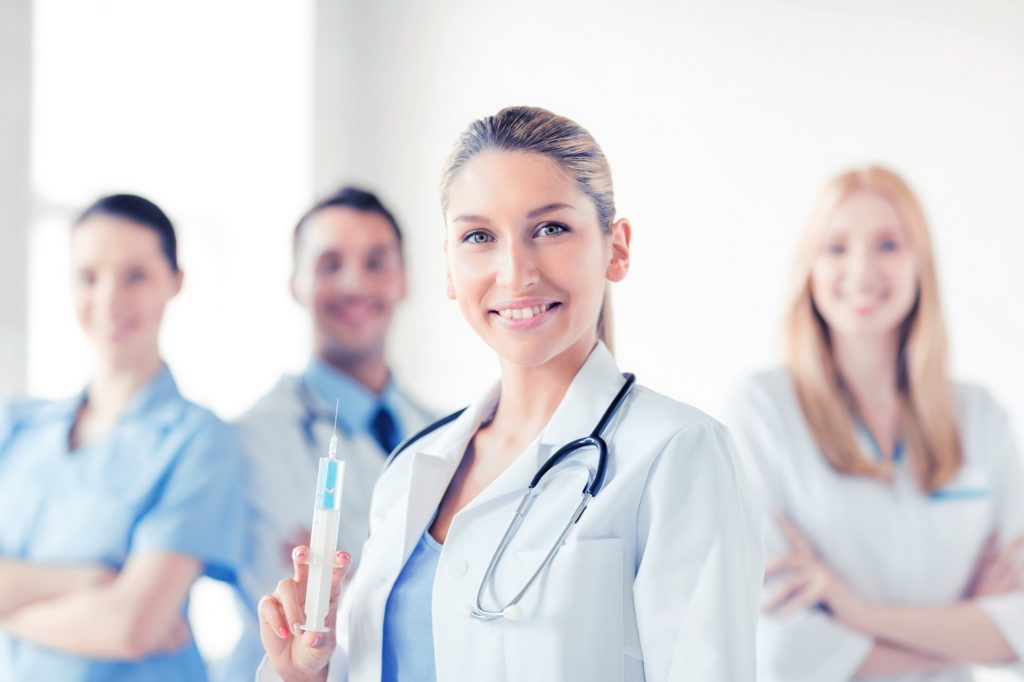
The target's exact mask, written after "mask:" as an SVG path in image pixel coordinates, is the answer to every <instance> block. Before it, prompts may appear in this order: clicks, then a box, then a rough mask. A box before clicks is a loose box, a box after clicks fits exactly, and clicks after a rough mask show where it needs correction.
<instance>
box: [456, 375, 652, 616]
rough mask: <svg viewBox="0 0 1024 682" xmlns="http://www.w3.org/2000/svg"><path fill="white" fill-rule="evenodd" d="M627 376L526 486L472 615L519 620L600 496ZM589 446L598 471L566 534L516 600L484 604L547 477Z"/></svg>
mask: <svg viewBox="0 0 1024 682" xmlns="http://www.w3.org/2000/svg"><path fill="white" fill-rule="evenodd" d="M623 376H624V377H625V379H626V383H624V384H623V385H622V388H620V389H619V392H618V394H616V396H615V398H614V399H613V400H612V402H611V404H610V405H609V406H608V409H606V410H605V412H604V415H603V416H602V417H601V420H600V421H599V422H598V423H597V426H595V427H594V430H593V431H592V432H591V433H590V435H589V436H584V437H583V438H577V439H576V440H574V441H572V442H570V443H566V444H565V445H563V446H562V447H560V448H559V449H558V450H557V451H556V452H555V454H553V455H551V457H549V458H548V460H547V461H546V462H544V464H543V465H542V466H541V468H540V469H538V470H537V473H536V474H534V476H533V480H532V481H530V485H529V487H528V488H527V489H526V493H525V494H524V495H523V499H522V501H521V502H520V503H519V507H518V508H517V509H516V513H515V516H513V517H512V522H511V523H510V524H509V526H508V529H507V530H506V531H505V535H504V536H502V538H501V542H500V543H499V544H498V548H497V549H496V550H495V552H494V556H492V557H491V562H490V564H488V566H487V570H486V571H485V572H484V577H483V579H481V581H480V589H478V590H477V593H476V604H475V605H473V606H471V607H470V615H472V616H473V617H474V618H479V619H480V620H495V619H497V618H507V619H509V620H516V619H517V618H519V616H520V615H521V614H522V609H521V607H520V606H519V601H520V600H521V599H522V598H523V595H525V594H526V591H527V590H529V589H530V587H531V586H532V585H533V584H534V583H535V582H536V581H537V578H538V577H540V575H541V573H543V572H544V570H545V569H546V568H547V567H548V565H549V564H550V563H551V561H552V559H554V558H555V554H557V553H558V550H559V548H561V546H562V543H563V542H564V541H565V538H566V536H568V535H569V531H571V530H572V527H573V526H574V525H576V522H577V521H579V520H580V517H581V516H582V515H583V512H584V511H585V510H586V508H587V505H588V504H590V501H591V500H592V499H593V498H594V497H596V496H597V493H598V492H600V490H601V486H602V485H604V476H605V472H606V471H607V469H608V444H607V443H606V442H605V440H604V432H605V430H606V429H607V428H608V424H609V423H611V421H612V419H614V418H615V415H616V414H617V413H618V411H619V408H620V407H621V406H622V403H623V401H624V400H625V399H626V396H627V395H629V392H630V389H632V388H633V384H634V383H636V377H635V376H634V375H632V374H628V373H627V374H623ZM586 448H596V449H597V456H598V460H597V470H596V471H594V472H593V474H591V472H590V469H589V467H588V468H587V485H586V486H584V488H583V491H582V494H583V498H582V499H581V500H580V503H579V504H578V505H577V506H576V510H575V511H574V512H573V513H572V516H571V518H570V519H569V522H568V523H566V524H565V528H563V529H562V533H561V534H560V535H559V536H558V539H557V540H556V541H555V544H554V545H552V547H551V549H550V550H549V551H548V553H547V555H546V556H545V557H544V561H542V562H541V563H540V565H539V566H538V567H537V569H536V570H534V572H533V575H532V576H530V579H529V580H527V581H526V584H525V585H523V588H522V589H521V590H519V592H518V593H517V594H516V596H515V597H513V598H512V601H510V602H508V603H507V604H505V606H503V607H502V608H500V609H498V610H497V611H491V610H488V609H485V608H484V607H483V604H482V601H483V595H484V589H485V588H486V586H487V584H488V583H490V581H491V579H492V578H493V577H494V573H495V571H496V570H497V568H498V563H499V562H500V561H501V557H502V556H503V555H504V554H505V550H507V549H508V546H509V545H510V544H511V542H512V538H513V537H515V534H516V531H517V530H519V527H520V526H521V525H522V524H523V521H524V520H525V519H526V515H527V513H528V512H529V511H530V507H532V506H533V502H534V500H536V499H537V496H538V495H540V493H541V491H542V490H543V489H544V481H545V479H544V476H545V475H546V474H547V473H548V472H549V471H551V470H552V469H553V468H555V467H556V466H557V465H558V464H559V463H561V462H562V461H564V460H565V459H566V458H567V457H569V456H570V455H572V454H574V453H577V452H579V451H580V450H584V449H586Z"/></svg>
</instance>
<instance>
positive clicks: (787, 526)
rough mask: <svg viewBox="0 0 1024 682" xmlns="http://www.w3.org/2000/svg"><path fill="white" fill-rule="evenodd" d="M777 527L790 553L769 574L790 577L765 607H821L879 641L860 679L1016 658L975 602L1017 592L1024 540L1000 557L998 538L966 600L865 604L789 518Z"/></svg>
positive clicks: (795, 609) (773, 609) (792, 610)
mask: <svg viewBox="0 0 1024 682" xmlns="http://www.w3.org/2000/svg"><path fill="white" fill-rule="evenodd" d="M778 524H779V527H780V528H781V529H782V531H783V533H784V534H785V536H786V538H787V539H788V541H789V544H790V546H791V548H792V551H791V553H790V554H788V555H786V556H785V557H783V558H782V559H780V560H779V561H777V562H776V563H775V564H773V565H772V566H770V567H769V568H768V571H767V575H768V576H769V577H771V576H779V575H783V576H785V580H784V581H783V583H782V585H781V587H780V589H779V591H778V593H777V594H776V595H775V597H774V599H772V601H771V602H770V603H769V604H768V606H767V610H768V611H769V612H774V613H778V614H779V615H782V616H785V615H788V614H792V613H796V612H798V611H801V610H803V609H806V608H810V607H813V606H815V605H822V606H824V607H826V608H827V609H828V611H829V612H830V614H831V616H832V617H833V618H835V619H836V620H838V621H839V622H841V623H843V624H844V625H846V626H847V627H850V628H852V629H855V630H858V631H860V632H863V633H865V634H868V635H870V636H872V637H874V639H875V643H874V645H873V647H872V650H871V653H870V654H869V655H868V657H867V658H866V659H865V660H864V662H863V663H862V664H861V667H860V668H859V669H858V670H857V674H858V675H862V676H884V675H898V674H903V673H909V672H922V671H934V670H940V669H943V668H948V667H951V666H959V665H966V664H970V663H974V664H986V663H988V664H997V663H1010V662H1014V661H1016V660H1017V654H1016V653H1015V652H1014V650H1013V649H1012V648H1011V647H1010V645H1009V643H1008V642H1007V641H1006V639H1005V638H1004V637H1003V635H1002V633H1001V632H1000V631H999V628H998V627H996V624H995V623H994V622H993V621H992V619H991V618H989V616H988V615H987V614H985V613H984V612H983V611H982V610H981V609H980V608H978V606H977V605H976V604H975V603H974V599H976V598H978V597H982V596H985V595H992V594H1001V593H1008V592H1013V591H1016V590H1019V589H1020V586H1019V581H1020V577H1021V575H1022V573H1024V563H1017V562H1016V561H1015V557H1016V556H1017V555H1018V553H1019V552H1020V550H1021V549H1022V548H1024V538H1019V539H1017V540H1016V541H1015V542H1013V543H1011V544H1010V545H1009V546H1008V547H1007V548H1006V549H1005V550H1004V551H1002V552H1001V553H1000V552H998V551H996V543H995V538H993V539H992V540H990V542H989V544H988V547H987V548H986V551H985V554H984V556H983V557H982V560H981V563H980V565H979V569H978V575H977V577H976V579H975V583H974V585H973V586H972V589H971V594H970V597H969V598H968V599H965V600H964V601H961V602H958V603H955V604H952V605H949V606H938V607H911V606H894V605H890V604H881V603H873V602H869V601H867V600H866V599H863V598H862V597H860V595H858V594H856V593H855V592H854V591H853V590H852V589H850V588H849V587H848V586H847V585H845V584H843V583H842V581H840V580H839V579H838V578H837V577H836V576H835V575H834V574H833V573H832V572H831V570H829V568H828V567H827V566H826V565H825V564H824V563H823V562H822V561H821V560H820V559H819V558H818V557H817V555H816V554H815V552H814V550H813V549H812V548H811V546H810V544H809V543H808V542H807V540H806V539H805V538H804V537H803V536H802V535H801V533H800V532H799V531H798V530H797V528H796V527H795V526H793V525H792V524H791V523H790V522H789V521H787V520H786V519H784V518H779V519H778Z"/></svg>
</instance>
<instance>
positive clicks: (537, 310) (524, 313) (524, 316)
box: [498, 303, 554, 320]
mask: <svg viewBox="0 0 1024 682" xmlns="http://www.w3.org/2000/svg"><path fill="white" fill-rule="evenodd" d="M552 307H554V304H553V303H549V304H547V305H535V306H532V307H529V308H502V309H501V310H499V311H498V314H499V315H501V316H502V317H503V318H505V319H506V320H530V319H533V318H534V317H535V316H537V315H540V314H541V313H544V312H547V311H548V310H551V308H552Z"/></svg>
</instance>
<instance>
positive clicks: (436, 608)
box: [259, 107, 763, 682]
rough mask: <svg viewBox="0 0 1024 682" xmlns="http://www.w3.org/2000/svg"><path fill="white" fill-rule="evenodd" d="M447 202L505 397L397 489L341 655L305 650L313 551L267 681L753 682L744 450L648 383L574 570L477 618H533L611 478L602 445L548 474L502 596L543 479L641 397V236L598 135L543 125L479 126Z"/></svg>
mask: <svg viewBox="0 0 1024 682" xmlns="http://www.w3.org/2000/svg"><path fill="white" fill-rule="evenodd" d="M442 204H443V209H444V215H445V221H446V224H447V231H446V240H445V251H446V255H447V263H448V295H449V297H450V298H452V299H454V300H456V301H457V302H458V305H459V307H460V309H461V311H462V313H463V315H464V316H465V317H466V319H467V321H468V322H469V323H470V325H471V326H472V327H473V329H474V330H475V331H476V332H477V333H478V334H479V335H480V337H481V338H482V339H483V340H484V341H485V342H486V343H487V344H488V345H489V346H490V347H491V348H492V349H493V350H494V351H495V353H496V354H497V356H498V360H499V363H500V366H501V381H500V383H498V384H497V385H496V386H495V387H494V388H493V389H492V390H491V391H488V392H487V393H486V394H485V395H483V396H481V397H480V398H479V399H478V400H476V401H475V402H474V403H472V404H471V405H470V406H469V408H468V409H466V411H465V412H463V413H462V414H461V415H460V416H459V417H458V418H457V419H455V420H454V421H452V422H450V423H448V424H447V425H445V426H443V427H441V428H439V429H437V430H436V431H434V432H433V433H431V434H430V435H428V436H425V437H423V438H422V439H420V440H418V441H417V442H415V443H413V444H412V445H411V446H410V447H409V448H408V449H407V450H406V451H405V452H404V453H403V454H401V455H399V456H398V457H397V458H395V459H394V461H393V463H392V464H391V465H390V467H389V468H388V469H387V470H386V471H385V472H384V474H383V475H382V477H381V479H380V481H379V482H378V485H377V488H376V492H375V495H374V500H373V506H372V510H371V519H370V538H369V540H368V541H367V544H366V545H365V547H364V550H363V555H362V563H361V565H360V568H359V570H358V571H357V573H356V575H355V578H354V579H353V580H352V582H351V584H350V585H347V586H346V588H345V595H344V596H343V598H342V605H341V609H340V616H339V618H338V630H339V636H338V640H339V643H340V645H341V646H340V647H339V648H338V651H337V652H335V646H334V644H335V635H334V632H333V631H332V632H329V633H328V634H327V635H316V634H315V633H309V632H306V633H302V634H301V636H298V637H296V636H295V635H294V634H293V633H294V632H297V631H298V630H297V628H294V627H293V626H294V624H296V623H301V622H302V618H303V615H302V613H303V612H302V599H303V593H304V581H305V573H306V569H305V567H304V566H303V559H304V553H305V552H307V551H308V550H307V549H306V548H298V549H297V550H296V562H295V563H296V574H295V576H294V578H289V579H285V580H282V581H281V583H280V584H279V586H278V589H277V590H276V591H275V593H274V594H272V595H267V596H266V597H264V598H263V599H262V600H261V602H260V606H259V613H260V618H261V621H262V625H261V629H262V632H261V635H262V639H263V643H264V646H265V648H266V650H267V653H268V661H267V663H265V665H264V666H263V669H262V670H261V673H260V674H261V675H264V679H277V676H276V675H275V674H274V673H273V671H271V670H270V668H273V669H276V671H277V673H278V674H279V675H280V676H281V677H283V678H284V679H286V680H316V679H320V680H322V679H327V678H328V663H330V667H329V675H330V678H331V679H342V678H343V677H344V676H345V675H346V673H347V675H348V677H349V679H352V680H360V681H363V680H366V681H369V680H386V681H392V680H401V681H403V682H405V681H407V680H435V679H436V680H441V681H445V682H450V681H453V680H470V679H473V680H541V681H543V680H551V681H563V680H569V679H581V680H582V679H586V680H681V679H687V680H698V679H699V680H705V681H720V682H726V681H728V682H735V681H743V680H752V679H753V677H754V631H755V624H756V621H757V611H758V594H759V587H760V582H761V576H762V568H763V565H762V556H761V544H760V534H759V532H760V530H759V529H760V527H761V520H760V518H759V516H758V514H757V512H756V510H755V509H756V506H755V505H754V504H752V503H751V502H750V501H749V499H748V495H747V493H746V486H745V484H744V478H743V476H742V475H741V472H740V471H739V469H738V467H737V457H736V455H735V453H734V449H733V446H732V444H731V438H730V436H729V434H728V432H727V431H726V429H725V428H724V427H723V426H722V425H721V424H719V423H718V422H716V421H714V420H713V419H711V418H710V417H708V416H707V415H705V414H703V413H702V412H700V411H698V410H696V409H694V408H692V407H689V406H687V405H683V404H681V403H678V402H675V401H673V400H670V399H669V398H666V397H664V396H661V395H658V394H656V393H654V392H653V391H650V390H648V389H645V388H643V387H640V386H636V387H634V388H633V390H632V392H631V393H629V394H628V396H627V397H626V399H625V402H624V403H623V404H622V407H621V409H620V410H619V412H618V413H617V415H616V417H615V418H614V419H613V420H612V421H611V422H610V424H609V426H608V429H607V431H606V432H605V438H606V440H607V442H608V449H609V458H608V471H607V477H606V479H605V483H604V487H603V488H602V489H601V490H600V491H599V492H598V494H597V495H596V497H594V498H593V500H592V501H591V502H590V505H589V507H587V509H586V512H585V513H584V514H583V516H582V517H581V518H580V519H579V521H578V523H577V524H575V525H574V526H572V527H571V529H570V531H569V533H568V536H567V537H566V539H565V541H564V543H562V544H561V545H560V546H559V549H558V551H557V552H556V554H555V555H554V558H553V560H552V562H551V563H550V565H548V566H547V567H546V568H544V570H543V571H542V572H541V574H540V577H539V579H538V580H537V581H536V582H535V583H534V584H532V585H531V586H530V587H529V589H527V591H526V593H525V595H524V596H523V598H522V600H521V601H520V602H519V603H518V605H517V606H516V607H515V608H514V609H508V610H507V611H506V616H505V617H499V618H496V619H493V620H481V619H479V618H476V617H474V616H473V615H471V613H470V612H471V611H472V607H473V606H474V605H476V604H477V593H478V589H479V588H480V586H481V584H482V583H486V584H485V587H484V590H483V593H482V599H481V602H480V604H481V605H482V606H483V608H485V609H490V610H498V609H501V608H502V607H503V606H505V605H506V604H508V603H509V602H510V601H512V599H513V597H514V596H515V594H516V593H517V592H518V591H519V590H520V589H521V588H522V587H523V585H525V584H526V583H527V581H528V580H529V578H530V576H531V575H532V574H533V573H534V571H535V569H536V568H537V567H538V566H539V565H540V564H541V563H542V561H543V559H544V557H545V556H546V555H547V553H548V551H549V550H550V549H551V548H552V547H553V546H556V545H557V541H558V537H559V533H560V532H561V531H562V529H563V527H564V526H565V525H566V523H567V522H568V521H569V519H570V518H571V515H572V514H573V511H574V509H575V508H576V506H577V504H578V503H579V502H580V497H581V495H580V491H581V489H582V487H583V485H584V483H585V482H586V479H587V476H588V475H589V474H590V473H591V472H593V471H594V470H595V467H596V461H597V456H596V455H595V454H594V450H593V449H589V450H587V451H581V452H580V453H578V454H576V455H573V456H571V457H570V458H569V460H568V461H567V462H566V464H565V465H564V466H559V467H558V468H556V470H554V471H552V472H551V473H549V474H548V475H547V476H546V477H545V481H546V483H545V484H543V485H544V488H543V491H542V493H541V494H540V495H539V497H537V498H536V499H537V501H536V504H535V506H534V507H533V508H532V509H531V510H530V512H529V514H528V515H527V516H526V518H525V520H524V521H523V524H522V526H521V527H520V529H519V531H518V532H517V533H516V534H515V535H514V537H513V539H512V543H511V545H510V546H509V548H508V551H507V552H505V554H504V555H503V557H502V559H501V561H500V562H499V563H498V565H497V568H496V570H495V571H494V575H493V576H492V577H491V579H490V580H487V581H485V580H484V577H485V572H486V571H487V567H488V564H489V562H490V561H491V558H492V556H494V554H495V550H496V549H497V547H498V545H499V542H500V541H501V539H502V536H503V534H504V533H505V531H506V528H508V526H509V524H510V522H511V521H512V520H513V518H514V517H515V514H516V508H517V505H518V504H519V502H520V500H521V498H522V496H523V494H524V492H525V491H526V489H527V486H528V484H529V483H530V480H531V479H532V478H533V477H534V474H535V472H536V471H537V470H538V468H539V467H540V466H541V464H543V463H544V462H545V460H546V459H547V458H548V457H549V456H550V455H552V454H553V453H554V451H555V450H557V449H558V448H559V447H560V446H562V445H564V444H566V443H568V442H570V441H572V440H575V439H577V438H581V437H583V436H586V435H588V434H589V433H590V432H591V431H592V430H593V429H594V427H595V425H596V424H597V423H598V422H599V420H600V419H601V417H602V415H603V413H604V412H605V410H606V408H607V407H608V406H609V404H610V403H611V402H612V401H613V398H614V397H615V396H616V394H617V393H618V392H619V390H620V389H621V388H622V387H623V383H624V379H623V375H622V374H620V371H619V368H618V367H616V364H615V361H614V359H613V357H612V354H611V352H610V351H609V349H608V346H607V345H606V341H607V340H608V339H607V332H608V322H609V309H608V305H607V304H608V301H607V284H608V283H609V282H618V281H620V280H621V279H622V278H623V277H625V276H626V273H627V271H628V269H629V244H630V231H631V228H630V225H629V223H628V222H627V221H626V220H623V219H616V218H615V209H614V204H613V200H612V187H611V175H610V171H609V168H608V164H607V161H606V160H605V157H604V155H603V153H602V152H601V150H600V148H599V147H598V146H597V144H596V142H595V141H594V140H593V138H592V137H591V136H590V135H589V134H588V133H587V132H586V131H585V130H583V129H582V128H580V127H579V126H578V125H577V124H576V123H574V122H572V121H570V120H568V119H565V118H562V117H560V116H556V115H554V114H552V113H550V112H548V111H545V110H542V109H535V108H525V107H516V108H509V109H504V110H502V111H500V112H499V113H498V114H496V115H495V116H491V117H488V118H485V119H481V120H479V121H476V122H475V123H473V124H472V125H471V126H470V127H469V128H468V130H467V131H466V132H465V133H464V134H463V135H462V137H461V138H460V139H459V141H458V143H457V145H456V148H455V150H454V152H453V154H452V156H451V157H450V158H449V161H448V164H447V167H446V170H445V173H444V178H443V183H442ZM342 513H344V511H343V512H342ZM345 563H346V560H345V558H344V557H343V556H340V557H339V565H342V566H343V565H344V564H345ZM339 572H340V571H339ZM328 621H330V617H329V618H328ZM332 654H333V657H332Z"/></svg>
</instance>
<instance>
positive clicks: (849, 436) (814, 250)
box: [785, 166, 963, 491]
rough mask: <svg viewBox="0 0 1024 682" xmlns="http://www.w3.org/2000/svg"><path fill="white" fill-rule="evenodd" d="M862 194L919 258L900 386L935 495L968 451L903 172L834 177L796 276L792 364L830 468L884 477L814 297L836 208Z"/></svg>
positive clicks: (904, 414)
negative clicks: (857, 423) (860, 435)
mask: <svg viewBox="0 0 1024 682" xmlns="http://www.w3.org/2000/svg"><path fill="white" fill-rule="evenodd" d="M859 191H870V192H876V193H878V194H880V195H881V196H883V197H885V198H886V199H888V200H889V201H890V202H891V203H892V205H893V206H894V207H895V209H896V211H897V213H898V214H899V215H900V217H901V219H902V220H903V224H904V226H905V228H906V233H907V238H908V242H909V245H910V248H911V249H912V250H913V252H914V254H915V255H916V261H917V268H918V290H917V298H916V301H915V303H914V306H913V307H912V308H911V311H910V314H909V315H908V316H907V319H906V320H904V322H903V324H902V327H901V329H900V344H899V358H898V363H897V366H898V370H897V371H898V377H897V381H898V387H899V392H900V404H901V407H900V409H901V417H900V419H901V427H902V432H903V437H904V440H905V442H906V446H907V453H908V456H909V457H910V461H911V462H912V466H913V467H914V471H915V474H916V475H917V477H918V481H919V482H920V484H921V486H922V488H923V489H925V490H927V491H932V490H935V489H937V488H940V487H942V486H943V485H945V484H946V483H948V482H949V481H950V480H951V479H952V478H953V477H954V476H955V475H956V473H957V472H958V471H959V470H960V467H961V465H962V463H963V454H962V452H961V448H960V439H959V435H958V433H957V428H956V422H955V410H954V404H953V391H952V384H951V382H950V379H949V372H948V368H947V360H946V357H947V342H946V329H945V324H944V323H943V319H942V308H941V305H940V300H939V285H938V276H937V275H936V269H935V257H934V254H933V251H932V243H931V238H930V236H929V233H928V225H927V222H926V221H925V217H924V211H923V210H922V209H921V205H920V203H919V202H918V200H917V197H916V196H915V195H914V192H913V191H912V190H911V189H910V187H909V186H908V185H907V183H906V182H905V181H904V180H903V179H902V178H901V177H900V176H898V175H897V174H896V173H894V172H892V171H890V170H888V169H885V168H881V167H878V166H870V167H867V168H861V169H855V170H852V171H849V172H846V173H843V174H842V175H839V176H838V177H836V178H834V179H833V180H832V181H830V182H829V183H828V184H826V185H825V186H824V187H823V188H822V189H821V192H820V193H819V194H818V199H817V203H816V204H815V206H814V209H813V211H812V213H811V218H810V220H809V222H808V224H807V227H806V229H805V230H804V234H803V237H802V240H801V243H800V246H799V249H798V256H797V262H796V267H795V269H794V276H795V281H794V284H795V286H794V287H793V291H792V297H791V299H790V305H789V307H788V314H787V320H786V325H785V326H786V353H787V367H788V369H789V373H790V376H791V377H792V380H793V385H794V387H795V389H796V395H797V399H798V400H799V402H800V407H801V409H802V411H803V415H804V418H805V419H806V421H807V424H808V426H809V428H810V431H811V434H812V435H813V437H814V439H815V441H816V442H817V443H818V446H819V447H820V448H821V449H822V451H823V452H824V454H825V457H826V458H827V459H828V461H829V462H830V463H831V464H832V466H833V468H835V469H836V470H837V471H840V472H843V473H846V474H854V475H861V476H873V477H879V478H882V477H884V475H885V471H884V469H883V467H882V466H881V465H880V464H879V463H877V462H874V461H872V460H870V459H868V458H867V457H865V456H864V455H863V454H862V453H861V451H860V449H859V448H858V446H857V441H856V437H855V432H854V424H853V417H852V415H851V413H850V408H849V407H848V404H847V401H846V397H847V396H846V395H845V394H844V390H843V387H842V384H841V380H840V377H839V375H838V372H837V369H836V366H835V360H834V358H833V355H832V350H831V342H830V338H829V329H828V325H827V324H826V323H825V320H824V318H823V317H822V316H821V314H820V313H819V312H818V310H817V308H816V307H815V304H814V301H813V299H812V297H811V270H812V268H813V267H814V261H815V259H816V258H817V257H818V255H819V253H820V252H821V249H822V247H823V244H824V239H825V235H824V233H825V226H826V224H827V222H828V220H829V219H830V217H831V216H832V213H833V212H834V211H835V210H836V208H837V207H838V206H839V204H840V203H842V201H843V200H844V199H846V198H847V197H848V196H850V195H851V194H853V193H855V192H859Z"/></svg>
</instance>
